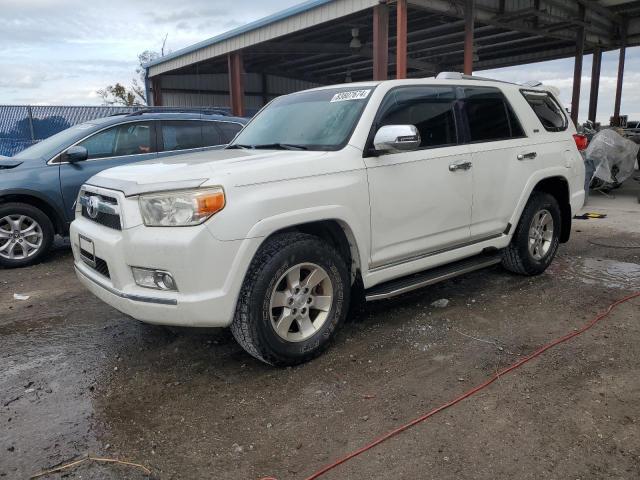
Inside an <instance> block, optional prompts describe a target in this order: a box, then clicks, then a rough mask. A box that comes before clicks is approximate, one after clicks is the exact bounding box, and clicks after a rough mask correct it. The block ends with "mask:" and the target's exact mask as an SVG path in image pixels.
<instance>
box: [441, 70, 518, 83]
mask: <svg viewBox="0 0 640 480" xmlns="http://www.w3.org/2000/svg"><path fill="white" fill-rule="evenodd" d="M436 78H437V79H438V80H480V81H483V82H500V83H509V84H511V85H517V84H515V83H513V82H507V81H505V80H496V79H495V78H486V77H476V76H475V75H465V74H464V73H460V72H440V73H439V74H438V75H437V76H436Z"/></svg>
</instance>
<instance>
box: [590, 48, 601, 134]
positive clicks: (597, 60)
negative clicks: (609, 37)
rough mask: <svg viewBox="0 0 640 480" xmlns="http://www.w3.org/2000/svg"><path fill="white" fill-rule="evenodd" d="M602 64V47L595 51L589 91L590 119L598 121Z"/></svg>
mask: <svg viewBox="0 0 640 480" xmlns="http://www.w3.org/2000/svg"><path fill="white" fill-rule="evenodd" d="M601 65H602V49H600V48H596V49H595V50H594V51H593V64H592V65H591V90H590V91H589V120H591V121H592V122H595V121H596V112H597V110H598V90H599V89H600V66H601Z"/></svg>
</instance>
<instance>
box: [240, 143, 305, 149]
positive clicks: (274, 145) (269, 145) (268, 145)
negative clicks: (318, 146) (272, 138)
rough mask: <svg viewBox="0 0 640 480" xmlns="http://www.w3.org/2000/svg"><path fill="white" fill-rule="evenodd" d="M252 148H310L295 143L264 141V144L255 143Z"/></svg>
mask: <svg viewBox="0 0 640 480" xmlns="http://www.w3.org/2000/svg"><path fill="white" fill-rule="evenodd" d="M251 148H255V149H271V148H274V149H278V150H309V148H308V147H305V146H304V145H296V144H293V143H264V144H262V145H253V146H252V147H251Z"/></svg>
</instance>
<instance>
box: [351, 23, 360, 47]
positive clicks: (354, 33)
mask: <svg viewBox="0 0 640 480" xmlns="http://www.w3.org/2000/svg"><path fill="white" fill-rule="evenodd" d="M359 37H360V29H359V28H352V29H351V42H350V43H349V48H353V49H354V50H358V49H360V48H362V42H361V41H360V38H359Z"/></svg>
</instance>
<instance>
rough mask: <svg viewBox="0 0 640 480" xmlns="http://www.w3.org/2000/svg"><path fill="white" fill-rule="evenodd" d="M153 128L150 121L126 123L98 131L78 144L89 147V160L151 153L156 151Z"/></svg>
mask: <svg viewBox="0 0 640 480" xmlns="http://www.w3.org/2000/svg"><path fill="white" fill-rule="evenodd" d="M152 128H153V127H152V125H151V123H149V122H133V123H124V124H122V125H117V126H115V127H111V128H108V129H106V130H103V131H101V132H98V133H96V134H95V135H92V136H91V137H89V138H87V139H86V140H83V141H82V142H80V143H78V145H80V146H82V147H85V148H86V149H87V152H88V154H89V157H88V159H89V160H93V159H96V158H107V157H119V156H124V155H140V154H143V153H150V152H153V151H154V148H153V142H152Z"/></svg>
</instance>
